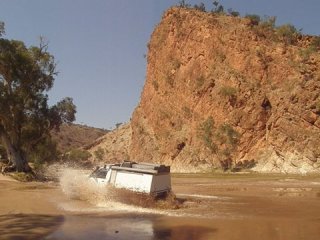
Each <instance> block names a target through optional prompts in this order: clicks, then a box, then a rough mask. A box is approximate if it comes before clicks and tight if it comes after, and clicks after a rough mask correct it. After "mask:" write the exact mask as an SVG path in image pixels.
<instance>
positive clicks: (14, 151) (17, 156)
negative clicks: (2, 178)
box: [0, 132, 31, 172]
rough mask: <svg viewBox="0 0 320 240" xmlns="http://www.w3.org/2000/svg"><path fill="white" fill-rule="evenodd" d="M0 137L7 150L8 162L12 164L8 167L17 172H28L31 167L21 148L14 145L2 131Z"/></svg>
mask: <svg viewBox="0 0 320 240" xmlns="http://www.w3.org/2000/svg"><path fill="white" fill-rule="evenodd" d="M0 139H1V142H2V143H3V144H4V147H5V149H6V151H7V156H8V160H9V164H10V165H12V167H10V168H11V169H15V170H16V171H17V172H30V171H31V168H30V166H29V164H28V162H27V160H26V158H25V156H24V154H23V153H22V151H21V149H19V148H17V147H16V146H14V144H12V143H11V141H10V139H9V137H8V136H7V135H6V133H4V132H0Z"/></svg>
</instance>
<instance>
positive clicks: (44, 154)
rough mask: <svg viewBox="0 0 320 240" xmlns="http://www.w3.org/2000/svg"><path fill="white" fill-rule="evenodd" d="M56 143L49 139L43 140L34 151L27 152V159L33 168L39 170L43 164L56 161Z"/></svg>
mask: <svg viewBox="0 0 320 240" xmlns="http://www.w3.org/2000/svg"><path fill="white" fill-rule="evenodd" d="M58 155H59V153H58V150H57V143H56V142H55V141H53V140H52V139H51V138H50V137H47V138H45V139H44V140H43V141H42V142H41V143H40V144H38V145H37V146H36V147H35V148H34V149H32V150H31V151H29V152H28V154H27V157H28V159H29V161H30V162H32V163H33V164H34V167H35V168H36V169H37V168H40V167H41V166H42V165H43V164H44V163H49V162H52V161H54V160H57V159H58Z"/></svg>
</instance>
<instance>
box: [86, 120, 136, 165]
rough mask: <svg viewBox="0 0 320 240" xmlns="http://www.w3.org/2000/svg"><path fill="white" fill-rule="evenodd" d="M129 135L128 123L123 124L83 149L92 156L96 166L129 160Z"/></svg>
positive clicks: (129, 126) (130, 131)
mask: <svg viewBox="0 0 320 240" xmlns="http://www.w3.org/2000/svg"><path fill="white" fill-rule="evenodd" d="M131 133H132V130H131V125H130V123H127V124H123V125H121V126H120V127H119V128H117V129H115V130H113V131H111V132H108V133H107V134H105V135H104V136H103V137H100V138H98V139H97V140H96V141H95V142H94V143H92V144H91V145H88V146H86V147H85V149H86V150H88V151H89V152H90V153H91V154H92V156H93V157H92V159H91V160H92V162H95V163H96V164H102V163H116V162H122V161H124V160H129V159H130V156H129V147H130V145H131ZM99 155H100V156H99ZM99 158H100V159H99Z"/></svg>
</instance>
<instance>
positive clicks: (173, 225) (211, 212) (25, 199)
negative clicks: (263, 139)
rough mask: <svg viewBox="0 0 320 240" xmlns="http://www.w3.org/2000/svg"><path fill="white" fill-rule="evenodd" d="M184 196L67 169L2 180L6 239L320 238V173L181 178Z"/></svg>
mask: <svg viewBox="0 0 320 240" xmlns="http://www.w3.org/2000/svg"><path fill="white" fill-rule="evenodd" d="M172 186H173V191H174V193H175V194H176V197H177V199H178V201H177V202H173V201H171V200H169V201H167V202H162V203H161V204H159V203H155V202H152V201H151V200H150V199H148V198H145V196H141V195H136V194H130V193H127V192H117V191H114V190H112V189H106V188H99V187H96V186H95V185H94V184H91V183H90V182H88V181H87V178H86V173H85V172H80V171H72V170H70V169H67V170H66V171H65V172H64V173H63V174H62V176H61V182H60V184H56V183H18V182H9V181H5V180H3V181H0V233H1V236H0V239H133V240H134V239H179V240H180V239H181V240H183V239H190V240H193V239H320V176H304V177H303V176H287V175H286V176H283V175H282V176H281V175H256V174H241V175H238V174H230V175H198V174H197V175H195V174H194V175H192V174H189V175H173V177H172Z"/></svg>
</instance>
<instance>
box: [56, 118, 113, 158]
mask: <svg viewBox="0 0 320 240" xmlns="http://www.w3.org/2000/svg"><path fill="white" fill-rule="evenodd" d="M108 132H109V131H108V130H105V129H100V128H94V127H88V126H85V125H79V124H64V125H62V126H61V127H60V131H52V132H51V135H52V138H53V139H54V140H55V141H56V142H57V145H58V150H59V151H60V152H62V153H64V152H66V151H69V150H71V149H74V148H79V147H84V146H87V145H89V144H91V143H93V142H94V141H95V140H96V139H98V138H100V137H101V136H103V135H105V134H106V133H108Z"/></svg>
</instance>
